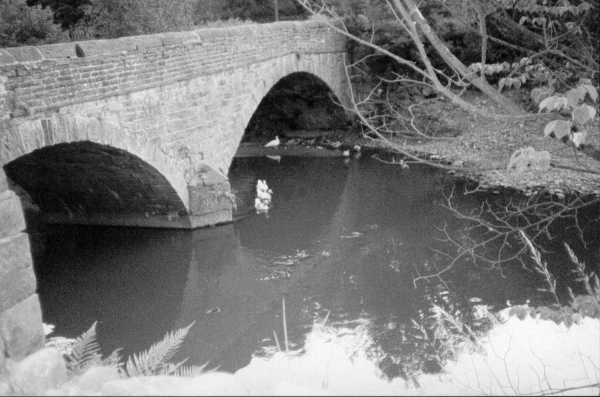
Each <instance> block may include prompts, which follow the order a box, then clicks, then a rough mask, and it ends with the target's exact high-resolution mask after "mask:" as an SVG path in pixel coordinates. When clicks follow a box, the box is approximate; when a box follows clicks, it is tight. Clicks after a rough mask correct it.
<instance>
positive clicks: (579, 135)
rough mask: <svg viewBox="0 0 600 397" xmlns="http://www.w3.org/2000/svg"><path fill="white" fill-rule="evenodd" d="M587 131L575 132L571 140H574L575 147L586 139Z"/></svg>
mask: <svg viewBox="0 0 600 397" xmlns="http://www.w3.org/2000/svg"><path fill="white" fill-rule="evenodd" d="M585 135H586V134H585V133H584V132H574V133H573V136H572V137H571V141H573V145H575V147H579V145H581V144H582V143H583V142H584V141H585Z"/></svg>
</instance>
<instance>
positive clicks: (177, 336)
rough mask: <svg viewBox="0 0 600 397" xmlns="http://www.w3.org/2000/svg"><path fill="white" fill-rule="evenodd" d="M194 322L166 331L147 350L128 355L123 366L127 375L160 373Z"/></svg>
mask: <svg viewBox="0 0 600 397" xmlns="http://www.w3.org/2000/svg"><path fill="white" fill-rule="evenodd" d="M194 324H195V321H194V322H193V323H191V324H190V325H188V326H187V327H185V328H180V329H178V330H177V331H174V332H171V333H167V334H166V335H165V338H164V339H163V340H162V341H160V342H158V343H155V344H154V345H152V346H151V347H150V348H149V349H148V350H146V351H144V352H142V353H139V354H134V355H133V356H131V357H129V360H127V364H126V366H125V369H126V371H127V374H128V376H129V377H133V376H151V375H156V374H158V373H160V372H161V371H162V370H163V367H165V366H166V365H167V362H168V361H169V360H170V359H171V358H173V356H175V353H177V349H179V346H180V345H181V343H182V342H183V340H184V339H185V337H186V335H187V333H188V331H189V329H190V328H191V327H192V325H194Z"/></svg>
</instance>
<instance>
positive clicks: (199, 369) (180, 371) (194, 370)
mask: <svg viewBox="0 0 600 397" xmlns="http://www.w3.org/2000/svg"><path fill="white" fill-rule="evenodd" d="M207 365H208V363H206V364H204V365H186V366H182V367H179V368H177V370H176V371H175V372H174V375H175V376H181V377H186V378H193V377H196V376H199V375H202V374H205V373H206V372H210V371H205V370H204V369H205V368H206V366H207Z"/></svg>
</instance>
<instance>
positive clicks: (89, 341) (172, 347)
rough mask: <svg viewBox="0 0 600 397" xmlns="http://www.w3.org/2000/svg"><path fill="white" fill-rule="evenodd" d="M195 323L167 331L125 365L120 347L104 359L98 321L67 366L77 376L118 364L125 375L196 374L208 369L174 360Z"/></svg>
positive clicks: (72, 352)
mask: <svg viewBox="0 0 600 397" xmlns="http://www.w3.org/2000/svg"><path fill="white" fill-rule="evenodd" d="M193 325H194V323H192V324H190V325H188V326H187V327H185V328H180V329H178V330H177V331H174V332H171V333H167V334H166V335H165V337H164V339H163V340H162V341H160V342H158V343H155V344H154V345H152V346H151V347H150V348H149V349H148V350H146V351H144V352H142V353H139V354H134V355H133V356H131V357H129V359H128V360H127V363H126V365H125V368H123V365H122V363H121V356H120V350H121V349H117V350H115V351H113V352H112V353H111V354H110V355H109V356H108V357H106V358H104V359H102V355H101V353H100V346H99V345H98V343H97V342H96V323H94V324H93V325H92V326H91V327H90V329H89V330H87V331H86V332H84V333H83V334H82V335H81V336H80V337H79V338H77V340H76V342H75V344H74V345H73V347H72V350H71V353H70V354H69V355H67V356H66V361H67V369H68V371H69V375H70V376H77V375H81V374H82V373H84V372H85V371H86V370H87V369H89V368H90V367H94V366H111V367H114V368H115V370H116V371H117V372H119V374H120V375H121V376H122V377H134V376H153V375H175V376H187V377H193V376H197V375H200V374H201V373H203V372H204V369H205V367H206V364H205V365H203V366H183V363H184V362H185V361H186V360H187V359H186V360H184V361H182V362H179V363H176V364H174V363H170V362H169V360H171V359H172V358H173V357H174V356H175V354H176V353H177V350H178V349H179V347H180V346H181V343H182V342H183V340H184V339H185V337H186V335H187V334H188V331H189V330H190V328H191V327H192V326H193Z"/></svg>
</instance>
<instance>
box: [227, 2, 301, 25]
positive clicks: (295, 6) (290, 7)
mask: <svg viewBox="0 0 600 397" xmlns="http://www.w3.org/2000/svg"><path fill="white" fill-rule="evenodd" d="M274 4H275V3H274V1H273V0H225V1H224V2H223V9H224V11H225V13H226V14H228V16H229V17H231V18H241V19H251V20H253V21H256V22H273V21H274V20H275V8H274ZM278 10H279V18H280V19H304V18H305V17H306V12H305V10H304V8H303V7H302V6H301V5H300V4H299V3H298V2H297V1H296V0H278Z"/></svg>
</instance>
